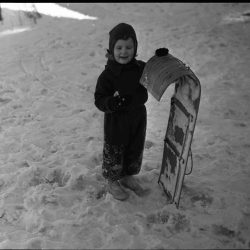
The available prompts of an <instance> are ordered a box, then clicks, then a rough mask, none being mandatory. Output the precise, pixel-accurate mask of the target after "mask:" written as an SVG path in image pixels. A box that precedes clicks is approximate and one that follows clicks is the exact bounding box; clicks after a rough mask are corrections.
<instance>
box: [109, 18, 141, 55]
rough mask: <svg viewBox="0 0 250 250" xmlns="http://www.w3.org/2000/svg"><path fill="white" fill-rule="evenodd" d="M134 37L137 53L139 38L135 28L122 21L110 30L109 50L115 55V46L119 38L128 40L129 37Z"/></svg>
mask: <svg viewBox="0 0 250 250" xmlns="http://www.w3.org/2000/svg"><path fill="white" fill-rule="evenodd" d="M130 37H131V38H132V39H133V41H134V46H135V54H134V56H135V55H136V52H137V38H136V33H135V30H134V28H133V27H132V26H131V25H129V24H126V23H120V24H118V25H116V26H115V27H114V28H113V29H112V30H111V31H110V32H109V50H108V53H109V54H111V55H114V47H115V44H116V42H117V41H118V40H119V39H123V40H127V39H128V38H130Z"/></svg>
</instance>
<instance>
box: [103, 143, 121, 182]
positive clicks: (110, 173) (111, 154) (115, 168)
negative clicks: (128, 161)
mask: <svg viewBox="0 0 250 250" xmlns="http://www.w3.org/2000/svg"><path fill="white" fill-rule="evenodd" d="M123 155H124V146H123V145H110V144H108V143H107V142H104V147H103V164H102V173H103V176H104V178H106V179H108V180H111V181H116V180H119V179H121V178H122V174H123Z"/></svg>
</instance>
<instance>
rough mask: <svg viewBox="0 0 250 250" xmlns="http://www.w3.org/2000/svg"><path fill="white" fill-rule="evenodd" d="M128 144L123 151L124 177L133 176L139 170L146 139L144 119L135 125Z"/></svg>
mask: <svg viewBox="0 0 250 250" xmlns="http://www.w3.org/2000/svg"><path fill="white" fill-rule="evenodd" d="M135 125H136V126H135V127H134V130H133V133H132V134H131V138H130V142H129V144H128V146H127V147H126V149H125V151H124V175H135V174H138V173H139V172H140V170H141V164H142V158H143V151H144V143H145V137H146V118H145V117H142V119H140V121H139V122H138V123H137V124H135Z"/></svg>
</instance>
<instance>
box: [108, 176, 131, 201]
mask: <svg viewBox="0 0 250 250" xmlns="http://www.w3.org/2000/svg"><path fill="white" fill-rule="evenodd" d="M108 192H109V193H110V194H112V195H113V197H114V198H115V199H117V200H121V201H124V200H127V199H128V198H129V194H128V193H127V192H126V191H125V190H124V189H123V188H122V187H121V185H120V183H119V181H108Z"/></svg>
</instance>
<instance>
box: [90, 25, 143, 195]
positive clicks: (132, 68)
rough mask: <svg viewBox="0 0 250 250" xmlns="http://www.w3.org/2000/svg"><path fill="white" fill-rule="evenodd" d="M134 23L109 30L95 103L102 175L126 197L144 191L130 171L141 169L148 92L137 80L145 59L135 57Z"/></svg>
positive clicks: (114, 190)
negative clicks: (100, 129) (101, 127)
mask: <svg viewBox="0 0 250 250" xmlns="http://www.w3.org/2000/svg"><path fill="white" fill-rule="evenodd" d="M136 53H137V38H136V33H135V31H134V29H133V27H132V26H131V25H129V24H126V23H120V24H118V25H117V26H115V27H114V28H113V29H112V30H111V31H110V32H109V49H108V50H107V55H106V57H107V58H108V60H107V64H106V66H105V69H104V70H103V72H102V73H101V74H100V76H99V77H98V80H97V84H96V89H95V93H94V97H95V105H96V107H97V108H98V109H99V110H101V111H103V112H104V113H105V114H104V147H103V164H102V169H103V176H104V177H105V178H106V179H107V180H108V192H109V193H110V194H112V195H113V197H114V198H115V199H118V200H126V199H127V198H128V197H129V194H128V192H126V189H124V188H123V187H126V188H129V189H131V190H133V191H134V192H135V193H136V194H137V195H139V196H142V195H143V194H144V190H143V188H142V187H141V186H140V185H139V183H138V182H137V181H136V178H134V177H133V175H136V174H138V173H139V172H140V169H141V164H142V156H143V150H144V142H145V136H146V123H147V111H146V107H145V105H144V104H145V103H146V101H147V100H148V93H147V90H146V88H144V87H143V86H142V85H141V84H140V83H139V80H140V77H141V75H142V72H143V69H144V66H145V62H143V61H139V60H136V59H135V57H136Z"/></svg>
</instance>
